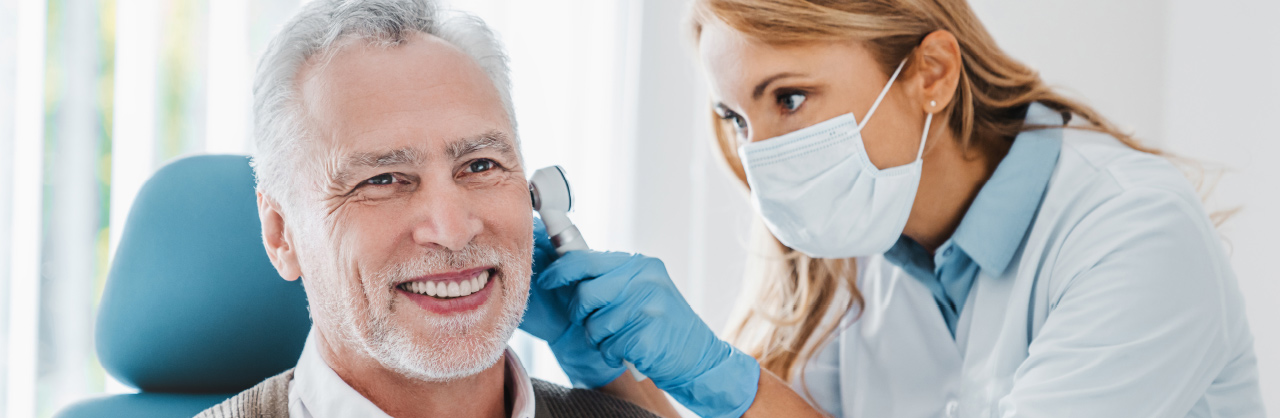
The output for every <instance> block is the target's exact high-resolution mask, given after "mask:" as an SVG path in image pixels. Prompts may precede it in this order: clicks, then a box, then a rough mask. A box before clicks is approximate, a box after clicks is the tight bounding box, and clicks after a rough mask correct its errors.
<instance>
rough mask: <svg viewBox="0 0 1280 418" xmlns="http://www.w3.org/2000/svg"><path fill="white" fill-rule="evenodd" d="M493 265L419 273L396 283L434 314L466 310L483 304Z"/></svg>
mask: <svg viewBox="0 0 1280 418" xmlns="http://www.w3.org/2000/svg"><path fill="white" fill-rule="evenodd" d="M497 273H498V269H497V268H496V267H480V268H473V269H468V270H463V271H458V272H451V273H443V274H434V275H429V276H422V277H419V278H416V279H413V280H410V281H406V282H403V283H400V284H398V285H396V286H395V287H396V290H398V291H399V292H400V293H402V294H404V295H405V296H407V297H408V298H409V299H411V300H413V301H414V303H416V304H417V305H418V306H419V307H421V308H422V309H426V310H428V311H431V312H434V313H437V314H451V313H459V312H464V311H470V310H473V309H476V308H478V307H480V306H481V305H484V303H485V302H486V301H487V300H488V299H489V295H490V294H491V293H493V292H492V288H493V286H491V285H490V284H491V283H492V282H494V281H496V279H497V278H498V274H497Z"/></svg>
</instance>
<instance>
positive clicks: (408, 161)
mask: <svg viewBox="0 0 1280 418" xmlns="http://www.w3.org/2000/svg"><path fill="white" fill-rule="evenodd" d="M421 163H422V156H421V155H420V154H419V153H418V151H416V150H414V149H413V148H397V149H393V150H390V151H385V152H357V153H354V154H351V155H348V156H347V157H346V158H344V159H343V160H342V162H341V163H340V164H339V165H338V167H337V168H336V169H335V170H334V172H333V176H332V177H333V181H334V182H336V183H346V182H347V181H348V180H350V178H351V175H352V172H353V171H355V169H356V168H382V167H391V166H398V165H418V164H421Z"/></svg>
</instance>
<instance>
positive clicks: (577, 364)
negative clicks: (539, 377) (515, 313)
mask: <svg viewBox="0 0 1280 418" xmlns="http://www.w3.org/2000/svg"><path fill="white" fill-rule="evenodd" d="M533 228H534V230H533V240H534V241H533V277H532V278H531V279H530V286H529V308H528V310H526V311H525V313H524V321H523V322H521V323H520V329H522V330H524V331H525V332H528V333H529V334H532V335H533V336H535V337H538V338H541V339H543V340H545V341H547V343H548V344H549V345H550V346H551V352H552V353H554V354H555V355H556V360H557V361H559V362H560V368H561V369H564V373H565V374H566V375H568V376H569V380H571V381H573V384H574V386H578V387H585V388H597V387H600V386H604V385H605V384H607V383H609V382H612V381H613V380H614V379H616V378H618V376H620V375H622V372H624V371H626V368H624V367H622V366H621V365H616V366H610V365H608V364H606V363H605V360H604V357H603V356H602V355H601V354H600V350H599V349H597V348H596V345H595V344H592V343H591V341H590V340H588V339H587V334H586V330H585V329H583V327H582V325H580V324H576V323H572V322H571V321H570V320H569V303H570V300H571V299H572V298H573V292H574V291H575V290H576V289H577V286H574V285H570V286H561V287H557V288H546V287H544V286H540V285H539V282H540V281H541V276H542V275H541V274H540V272H541V271H542V270H543V269H546V268H547V266H548V265H550V264H551V262H552V261H555V258H556V249H555V246H553V245H551V239H550V238H548V237H547V227H546V225H543V223H542V220H541V219H538V218H534V219H533Z"/></svg>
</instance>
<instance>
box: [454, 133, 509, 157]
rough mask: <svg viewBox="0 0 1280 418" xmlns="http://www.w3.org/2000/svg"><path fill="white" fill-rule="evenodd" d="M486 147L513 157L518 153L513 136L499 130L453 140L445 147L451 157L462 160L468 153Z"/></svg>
mask: <svg viewBox="0 0 1280 418" xmlns="http://www.w3.org/2000/svg"><path fill="white" fill-rule="evenodd" d="M485 149H492V150H494V151H497V152H498V153H500V154H504V155H507V156H511V157H514V156H515V155H516V151H515V147H514V146H513V145H512V144H511V138H509V137H508V136H507V134H506V133H505V132H502V131H497V130H493V131H489V132H485V133H482V134H480V135H476V136H473V137H469V138H462V139H459V140H456V141H453V142H451V143H449V145H448V146H447V147H446V148H445V152H446V153H447V154H448V155H449V158H452V159H454V160H461V159H462V157H465V156H467V155H468V154H472V153H476V152H480V151H481V150H485Z"/></svg>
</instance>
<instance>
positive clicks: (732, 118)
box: [720, 110, 747, 132]
mask: <svg viewBox="0 0 1280 418" xmlns="http://www.w3.org/2000/svg"><path fill="white" fill-rule="evenodd" d="M720 119H721V120H726V121H729V123H732V124H733V129H735V130H737V131H738V132H742V131H745V130H747V121H746V120H745V119H743V118H742V116H738V114H737V113H733V111H731V110H725V111H724V113H722V114H720Z"/></svg>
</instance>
